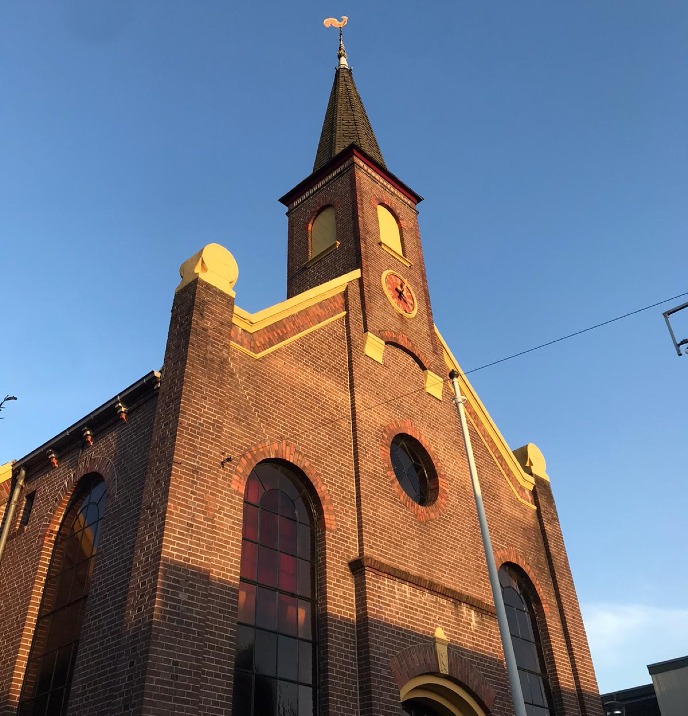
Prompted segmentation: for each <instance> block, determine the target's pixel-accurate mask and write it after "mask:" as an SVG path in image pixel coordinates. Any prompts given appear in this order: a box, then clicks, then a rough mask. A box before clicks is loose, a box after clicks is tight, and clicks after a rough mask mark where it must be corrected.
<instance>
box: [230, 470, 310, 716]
mask: <svg viewBox="0 0 688 716" xmlns="http://www.w3.org/2000/svg"><path fill="white" fill-rule="evenodd" d="M314 594H315V586H314V570H313V515H312V509H311V506H310V501H309V499H308V496H307V494H306V493H305V491H304V489H303V487H302V486H301V484H300V482H299V480H298V479H296V477H295V476H294V475H293V474H292V472H291V471H290V470H289V469H288V468H287V467H285V466H283V465H281V464H279V463H273V462H263V463H260V464H259V465H257V466H256V467H255V468H254V469H253V471H252V472H251V474H250V475H249V478H248V481H247V483H246V492H245V495H244V527H243V540H242V551H241V580H240V584H239V611H238V617H237V622H238V623H237V640H236V662H235V671H234V697H233V701H234V707H233V708H234V711H233V713H234V716H278V715H279V716H281V715H282V714H290V715H291V714H293V715H294V716H313V715H314V714H315V713H316V703H317V698H316V659H315V655H316V641H315V639H316V633H315V612H314V610H315V599H314Z"/></svg>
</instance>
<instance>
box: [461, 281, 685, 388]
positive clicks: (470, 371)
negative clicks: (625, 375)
mask: <svg viewBox="0 0 688 716" xmlns="http://www.w3.org/2000/svg"><path fill="white" fill-rule="evenodd" d="M683 296H688V292H686V293H679V294H678V296H672V297H671V298H665V299H664V300H663V301H657V303H652V304H650V305H649V306H643V308H638V309H636V310H635V311H630V312H629V313H624V314H623V316H617V317H616V318H610V319H609V320H608V321H603V322H602V323H597V324H595V325H594V326H590V327H589V328H583V329H582V330H580V331H576V332H575V333H569V334H568V335H567V336H562V337H561V338H555V339H554V340H553V341H547V343H541V344H540V345H539V346H534V347H533V348H528V349H527V350H525V351H519V352H518V353H514V354H513V355H510V356H507V357H506V358H500V359H499V360H495V361H492V363H485V365H481V366H479V367H478V368H471V369H470V370H467V371H465V373H464V375H468V374H469V373H475V372H477V371H479V370H483V369H484V368H489V367H490V366H493V365H497V364H498V363H504V362H505V361H508V360H511V359H512V358H518V357H519V356H523V355H525V354H526V353H532V352H533V351H539V350H540V348H546V347H547V346H551V345H554V344H555V343H561V341H565V340H567V339H569V338H573V337H574V336H580V335H581V333H587V332H588V331H594V330H595V329H596V328H602V326H608V325H609V324H610V323H615V322H616V321H620V320H621V319H622V318H628V317H629V316H635V314H636V313H642V312H643V311H648V310H649V309H650V308H656V307H657V306H661V305H662V304H663V303H669V301H675V300H676V299H677V298H682V297H683Z"/></svg>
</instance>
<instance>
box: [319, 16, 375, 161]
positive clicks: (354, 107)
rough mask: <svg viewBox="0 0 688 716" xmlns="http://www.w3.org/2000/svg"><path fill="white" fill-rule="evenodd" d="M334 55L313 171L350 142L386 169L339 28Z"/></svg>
mask: <svg viewBox="0 0 688 716" xmlns="http://www.w3.org/2000/svg"><path fill="white" fill-rule="evenodd" d="M337 57H338V58H339V65H338V67H337V70H336V71H335V75H334V83H333V84H332V92H330V100H329V102H328V103H327V111H326V112H325V121H324V122H323V128H322V132H321V134H320V142H319V144H318V151H317V153H316V155H315V163H314V165H313V171H317V170H318V169H320V168H321V167H322V166H324V165H325V164H327V162H329V161H330V159H332V157H334V156H335V155H337V154H339V152H341V151H342V150H343V149H346V148H347V147H348V146H349V145H351V144H355V145H356V146H357V147H359V148H360V149H362V150H363V151H364V152H365V153H366V154H367V155H368V156H369V157H370V158H371V159H374V160H375V161H376V162H377V163H378V164H379V165H380V166H381V167H383V168H384V169H386V168H387V167H386V165H385V160H384V159H383V158H382V152H381V151H380V147H379V146H378V143H377V139H375V133H374V132H373V128H372V127H371V126H370V120H369V119H368V115H367V114H366V111H365V107H364V106H363V102H362V101H361V96H360V95H359V94H358V90H357V89H356V84H355V83H354V78H353V75H352V74H351V69H350V68H349V64H348V62H347V59H346V50H345V49H344V42H343V40H342V33H341V28H340V32H339V52H338V53H337Z"/></svg>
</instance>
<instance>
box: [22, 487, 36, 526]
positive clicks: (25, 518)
mask: <svg viewBox="0 0 688 716" xmlns="http://www.w3.org/2000/svg"><path fill="white" fill-rule="evenodd" d="M35 499H36V491H35V490H34V491H33V492H30V493H29V494H28V495H27V496H26V497H25V498H24V509H23V510H22V513H21V517H20V519H19V524H20V525H28V524H29V519H30V518H31V510H32V509H33V501H34V500H35Z"/></svg>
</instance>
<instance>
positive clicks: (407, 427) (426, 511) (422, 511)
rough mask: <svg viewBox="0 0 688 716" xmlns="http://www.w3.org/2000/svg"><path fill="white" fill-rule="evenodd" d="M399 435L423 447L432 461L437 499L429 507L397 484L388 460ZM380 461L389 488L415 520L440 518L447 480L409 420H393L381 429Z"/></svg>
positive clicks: (444, 500) (428, 445)
mask: <svg viewBox="0 0 688 716" xmlns="http://www.w3.org/2000/svg"><path fill="white" fill-rule="evenodd" d="M400 433H402V434H405V435H410V436H411V437H412V438H415V439H416V440H417V441H418V442H419V443H420V444H421V445H422V446H423V448H424V449H425V451H426V452H427V453H428V456H429V457H430V460H431V461H432V466H433V469H434V471H435V473H436V475H437V497H436V498H435V501H434V502H433V503H432V504H430V505H427V506H423V505H419V504H417V503H416V502H414V501H413V500H412V499H411V498H410V497H409V496H408V495H407V494H406V493H405V492H404V490H403V488H402V487H401V485H400V484H399V480H398V479H397V476H396V474H395V472H394V466H393V465H392V461H391V458H390V448H391V445H392V440H393V439H394V437H395V435H399V434H400ZM380 459H381V460H382V464H383V465H384V466H385V471H386V473H387V479H388V480H389V484H390V486H391V488H392V489H393V490H394V492H395V493H396V495H397V497H398V498H399V499H400V500H401V502H402V504H403V505H405V506H406V507H407V508H408V509H409V510H411V512H413V514H414V515H415V517H416V519H417V520H419V521H420V522H427V521H428V520H434V519H435V518H436V517H439V516H440V514H441V513H442V510H443V509H444V506H445V505H446V504H447V478H446V477H445V475H444V473H443V472H442V471H441V470H440V463H439V461H438V459H437V456H436V455H435V453H434V451H433V449H432V447H431V446H430V444H429V442H428V441H427V440H426V439H425V437H424V436H423V434H422V433H421V432H420V430H418V428H417V427H416V426H415V425H414V424H413V423H412V422H411V421H410V420H395V421H394V422H393V423H390V424H389V425H387V426H386V427H385V428H383V430H382V435H381V437H380Z"/></svg>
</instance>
